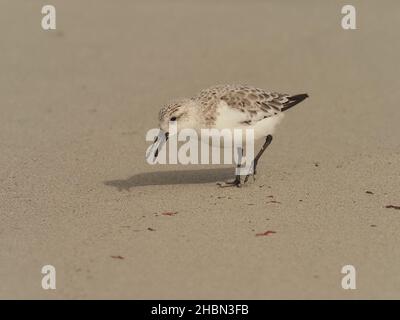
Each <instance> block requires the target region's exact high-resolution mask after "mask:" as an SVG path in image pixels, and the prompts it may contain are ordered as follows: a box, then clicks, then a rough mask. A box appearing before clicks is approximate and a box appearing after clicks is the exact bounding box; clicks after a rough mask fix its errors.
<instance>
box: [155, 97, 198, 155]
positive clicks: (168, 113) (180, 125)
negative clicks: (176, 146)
mask: <svg viewBox="0 0 400 320" xmlns="http://www.w3.org/2000/svg"><path fill="white" fill-rule="evenodd" d="M197 112H198V106H197V104H196V102H195V101H193V100H192V99H179V100H175V101H173V102H170V103H168V104H167V105H165V106H164V107H162V108H161V110H160V113H159V128H160V132H159V134H158V136H157V137H156V138H155V140H154V143H153V147H152V148H151V149H150V151H149V155H151V154H153V155H154V158H157V156H158V153H159V151H160V150H161V149H162V147H163V145H164V144H165V143H166V142H167V140H168V138H169V137H170V136H172V135H175V134H178V133H179V132H180V131H181V130H182V129H196V126H197V121H196V120H197V117H198V114H197Z"/></svg>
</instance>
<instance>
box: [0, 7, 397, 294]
mask: <svg viewBox="0 0 400 320" xmlns="http://www.w3.org/2000/svg"><path fill="white" fill-rule="evenodd" d="M51 3H52V4H53V5H54V6H55V7H56V9H57V29H56V30H51V31H44V30H43V29H42V28H41V19H42V17H43V15H42V14H41V8H42V6H43V5H44V4H45V3H42V1H20V0H18V1H16V0H1V4H0V7H1V10H0V35H1V41H0V88H1V89H0V92H1V94H0V115H1V116H0V137H1V138H0V298H2V299H10V298H16V299H26V298H29V299H100V298H102V299H105V298H111V299H279V298H287V299H356V298H362V299H384V298H387V299H395V298H397V299H398V298H400V246H399V243H400V232H399V227H400V210H399V209H398V206H400V197H399V192H400V161H399V158H400V126H399V119H400V106H399V103H400V102H399V101H400V90H399V85H400V81H399V74H400V63H399V56H400V42H399V29H400V21H399V19H398V12H399V9H400V3H399V2H398V1H389V0H386V1H382V2H377V1H356V0H354V1H352V4H353V5H354V6H355V7H356V8H357V30H343V29H342V27H341V18H342V16H343V15H342V14H341V12H340V10H341V6H342V5H343V2H342V1H329V3H328V2H327V1H324V2H322V1H317V0H313V1H311V0H306V1H289V0H288V1H277V0H276V1H246V2H239V1H218V3H216V2H214V1H175V0H174V1H168V3H167V2H166V1H161V0H159V1H153V0H151V1H128V0H119V1H105V0H85V1H77V0H73V1H60V0H52V1H51ZM224 83H228V84H230V83H244V84H250V85H254V86H257V87H260V88H264V89H267V90H271V91H278V92H288V93H293V94H297V93H302V92H307V93H308V94H309V95H310V98H309V99H307V100H306V101H304V102H302V103H301V104H299V105H298V106H296V107H294V108H293V109H291V110H290V111H288V113H287V114H286V117H285V119H284V121H283V122H282V124H280V126H279V128H278V130H277V132H276V134H275V136H274V140H273V142H272V144H271V146H270V147H269V148H268V150H267V151H266V154H265V155H264V156H263V158H262V159H261V162H260V164H259V169H258V170H259V172H258V176H257V180H256V181H255V182H254V183H253V182H252V183H250V184H249V185H246V186H244V187H242V188H224V189H222V188H219V187H218V186H217V185H216V182H217V181H221V180H225V179H227V178H230V177H231V176H232V174H233V172H234V169H233V168H232V167H230V166H226V165H225V166H218V165H213V166H207V165H201V166H199V165H189V166H184V165H155V166H152V165H149V164H148V163H147V162H146V159H145V151H146V148H147V147H148V146H149V143H148V142H146V141H145V134H146V132H147V131H148V130H149V129H151V128H154V127H156V126H157V120H158V119H157V116H158V111H159V109H160V107H161V106H162V105H163V104H164V103H165V102H167V101H169V100H170V99H172V98H177V97H190V96H192V95H194V94H196V93H197V92H198V91H199V90H201V89H203V88H207V87H209V86H212V85H216V84H224ZM268 231H272V232H268ZM263 233H266V235H260V234H263ZM48 264H50V265H53V266H54V267H55V268H56V272H57V288H56V290H43V289H42V287H41V281H42V277H43V275H42V274H41V268H42V266H44V265H48ZM344 265H353V266H354V267H355V268H356V270H357V289H356V290H344V289H343V288H342V286H341V280H342V278H343V276H344V275H343V274H342V273H341V269H342V267H343V266H344Z"/></svg>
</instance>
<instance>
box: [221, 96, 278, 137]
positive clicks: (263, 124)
mask: <svg viewBox="0 0 400 320" xmlns="http://www.w3.org/2000/svg"><path fill="white" fill-rule="evenodd" d="M217 112H218V116H217V119H216V122H215V128H216V129H219V130H222V129H229V130H233V129H242V130H243V131H245V130H246V129H251V130H254V139H255V140H258V139H262V138H265V137H266V136H267V135H269V134H270V135H272V134H273V133H274V132H275V129H276V126H277V125H278V124H279V123H280V122H281V120H282V119H283V117H284V114H283V113H282V112H279V113H278V114H276V115H274V116H271V117H268V118H265V119H262V116H260V118H261V120H258V121H252V122H251V123H250V124H246V123H244V121H247V120H249V119H250V118H249V114H248V113H247V112H241V111H240V110H238V109H234V108H230V107H229V106H228V105H227V104H226V103H225V102H224V101H222V102H221V103H220V104H219V105H218V109H217ZM253 119H254V118H253Z"/></svg>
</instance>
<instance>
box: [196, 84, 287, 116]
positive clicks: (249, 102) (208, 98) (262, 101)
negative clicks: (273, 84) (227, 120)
mask: <svg viewBox="0 0 400 320" xmlns="http://www.w3.org/2000/svg"><path fill="white" fill-rule="evenodd" d="M288 97H289V95H288V94H281V93H276V92H267V91H265V90H263V89H259V88H255V87H250V86H243V85H222V86H215V87H211V88H208V89H205V90H202V91H201V92H200V93H199V95H198V96H197V99H198V100H199V101H201V102H202V103H203V104H208V105H209V106H211V105H215V104H217V103H218V102H219V101H220V100H223V101H225V102H226V103H227V104H228V105H229V106H230V107H232V108H236V109H238V110H240V111H242V112H244V113H248V114H249V118H250V119H251V120H252V121H254V120H261V119H264V118H268V117H271V116H273V115H275V114H277V113H279V112H281V109H282V108H283V107H284V104H285V103H286V102H288V101H289V99H288Z"/></svg>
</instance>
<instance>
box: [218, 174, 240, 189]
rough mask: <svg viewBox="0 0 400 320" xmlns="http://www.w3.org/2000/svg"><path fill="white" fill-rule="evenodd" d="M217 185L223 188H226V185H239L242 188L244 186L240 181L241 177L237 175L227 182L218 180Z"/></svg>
mask: <svg viewBox="0 0 400 320" xmlns="http://www.w3.org/2000/svg"><path fill="white" fill-rule="evenodd" d="M217 185H219V186H220V187H221V188H226V187H238V188H240V187H241V186H242V183H241V181H240V177H239V176H237V177H236V178H235V179H234V180H229V181H226V182H217Z"/></svg>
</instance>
